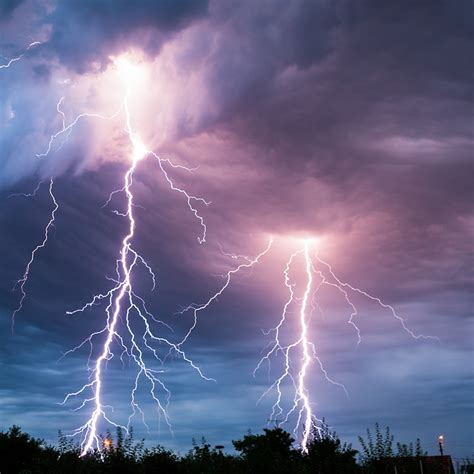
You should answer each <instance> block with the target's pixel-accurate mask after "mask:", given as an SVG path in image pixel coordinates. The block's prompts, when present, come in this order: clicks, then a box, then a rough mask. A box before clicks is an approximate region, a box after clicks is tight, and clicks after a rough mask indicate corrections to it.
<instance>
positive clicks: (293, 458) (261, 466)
mask: <svg viewBox="0 0 474 474" xmlns="http://www.w3.org/2000/svg"><path fill="white" fill-rule="evenodd" d="M263 431H264V434H262V435H253V434H247V435H245V436H244V437H243V439H241V440H236V441H232V444H233V445H234V447H235V449H236V450H237V451H238V452H240V458H241V460H242V461H243V466H244V472H251V473H256V472H265V473H268V474H271V473H282V474H284V473H288V474H293V473H295V472H300V471H301V465H302V459H301V454H300V453H299V451H297V450H295V449H294V448H293V443H294V441H295V440H294V439H293V438H292V437H291V436H290V434H289V433H287V432H286V431H284V430H282V429H281V428H273V429H264V430H263Z"/></svg>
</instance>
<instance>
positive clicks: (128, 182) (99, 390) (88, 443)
mask: <svg viewBox="0 0 474 474" xmlns="http://www.w3.org/2000/svg"><path fill="white" fill-rule="evenodd" d="M115 63H116V65H117V67H118V69H119V71H120V72H121V73H122V75H123V76H124V78H125V80H126V82H127V91H126V94H125V97H124V100H123V102H122V103H121V105H120V107H119V109H118V110H117V111H116V112H115V113H114V114H112V115H110V116H105V115H102V114H97V113H83V114H80V115H78V116H77V117H76V118H75V119H74V120H73V121H72V122H71V123H70V124H69V125H66V117H65V114H64V113H63V112H62V109H61V105H62V103H63V100H64V98H63V97H61V99H60V100H59V102H58V104H57V107H56V108H57V111H58V113H59V114H60V115H61V118H62V128H61V129H60V130H59V131H58V132H56V133H54V134H53V135H51V137H50V140H49V142H48V147H47V149H46V151H45V152H44V153H40V154H38V155H37V156H38V157H46V156H48V155H49V154H50V153H51V152H52V151H53V146H54V145H55V143H56V141H58V140H60V139H62V142H60V145H59V146H58V147H55V151H58V150H59V149H60V148H61V147H62V146H63V145H64V143H65V141H66V140H67V139H68V137H69V135H70V134H71V132H72V130H73V128H74V126H75V125H76V124H77V123H78V122H79V120H81V119H83V118H99V119H104V120H112V119H113V118H115V117H117V116H118V115H119V114H120V113H121V112H122V111H123V112H124V114H125V130H126V133H127V136H128V138H129V140H130V143H131V145H132V151H131V157H130V158H131V164H130V167H129V168H128V169H127V171H126V173H125V175H124V183H123V186H122V187H121V188H120V189H119V190H117V191H113V192H112V193H111V194H110V196H109V199H108V200H107V202H106V204H105V205H108V204H109V203H110V202H111V200H112V197H113V196H114V195H116V194H118V193H124V194H125V196H126V202H127V206H126V211H125V212H119V211H115V213H116V214H117V215H119V216H123V217H125V218H126V219H127V220H128V224H129V226H128V232H127V234H126V236H125V237H124V238H123V240H122V246H121V251H120V256H119V259H118V260H117V266H116V276H115V278H114V279H112V281H113V282H114V286H113V287H112V288H111V289H110V290H109V291H108V292H107V293H105V294H96V295H94V296H93V298H92V300H91V301H90V302H89V303H86V304H85V305H84V306H83V307H82V308H79V309H77V310H74V311H69V312H68V314H70V315H72V314H77V313H81V312H83V311H85V310H87V309H90V308H91V307H92V306H94V305H96V304H99V303H100V302H102V301H107V302H108V303H107V306H106V309H105V311H106V315H107V319H106V325H105V326H104V327H103V328H102V329H101V330H99V331H96V332H94V333H92V334H91V335H90V336H89V337H88V338H86V339H85V340H84V341H83V342H82V343H80V344H79V345H78V346H76V347H75V348H73V349H72V350H70V351H68V352H67V353H66V354H65V355H67V354H70V353H72V352H74V351H76V350H78V349H80V348H82V347H83V346H84V345H85V344H89V345H90V354H89V362H88V367H89V379H88V382H87V383H86V384H84V385H83V386H82V387H81V388H80V389H79V390H77V391H74V392H71V393H69V394H67V395H66V396H65V398H64V400H63V402H62V404H65V403H66V402H68V401H70V400H71V399H75V398H77V397H80V398H81V399H82V403H80V404H79V406H78V407H77V408H76V409H75V410H79V409H82V408H84V407H87V406H89V405H91V406H92V407H93V408H92V412H91V414H90V416H89V418H88V420H87V421H86V422H85V423H84V424H83V425H82V426H80V427H79V428H78V429H76V430H75V431H74V432H73V434H72V436H76V435H78V436H81V438H82V441H81V448H82V450H81V454H82V455H85V454H86V453H87V452H88V451H90V450H91V449H94V448H99V447H100V435H99V432H98V430H99V428H100V426H99V425H100V421H101V420H104V421H106V422H108V423H110V424H112V425H115V426H119V425H118V424H117V423H115V422H114V421H113V420H111V418H110V416H109V414H108V409H110V406H109V405H106V404H105V403H104V400H103V398H104V393H103V392H104V391H103V384H104V370H105V369H106V366H107V363H108V361H109V360H111V359H112V358H113V357H114V356H115V352H114V344H115V345H117V346H118V347H119V351H120V359H121V360H122V362H123V357H124V356H128V357H129V358H130V359H131V360H132V361H133V362H134V363H135V365H136V367H137V369H138V370H137V375H136V378H135V383H134V386H133V389H132V391H131V398H130V405H131V409H132V410H131V414H130V417H129V419H128V424H127V426H123V428H125V429H128V426H129V424H130V421H131V419H132V417H133V416H134V415H135V414H137V413H139V414H140V415H141V417H142V420H143V422H144V423H145V414H144V412H143V410H142V409H141V408H140V406H139V404H138V403H137V401H136V392H137V390H138V386H139V382H140V381H141V380H142V379H144V380H145V381H147V382H148V384H149V386H150V394H151V397H152V399H153V400H154V402H155V403H156V405H157V409H158V415H159V416H160V418H161V417H163V418H164V420H165V422H166V424H167V425H168V427H169V428H170V429H171V424H170V421H169V418H168V414H167V406H168V403H169V400H170V396H171V394H170V392H169V390H168V389H167V388H166V386H165V385H164V383H163V381H162V380H161V379H160V374H161V373H162V372H163V371H164V370H163V369H160V370H156V369H152V368H150V367H148V366H147V365H146V363H145V355H144V351H147V352H148V354H151V355H152V356H153V357H155V359H156V360H157V361H158V362H159V365H160V367H163V364H164V362H165V359H166V358H167V357H168V356H170V355H171V354H176V355H177V356H179V357H181V358H182V359H183V360H184V361H186V362H187V363H188V364H189V365H190V366H191V367H192V368H193V369H195V370H196V371H197V372H198V374H199V375H200V376H201V377H202V378H203V379H205V380H214V379H211V378H209V377H207V376H205V375H204V374H203V372H202V371H201V369H200V368H199V367H198V366H197V365H196V364H195V363H194V362H193V361H192V360H191V359H190V358H189V357H188V356H187V355H186V353H185V352H184V351H183V349H182V346H183V344H184V343H185V342H186V341H187V340H188V338H189V336H190V335H191V333H192V331H193V330H194V328H195V327H196V324H197V315H198V312H200V311H203V310H204V309H206V308H207V307H208V306H209V305H210V304H211V303H212V302H213V301H215V300H216V299H217V298H218V297H219V296H220V295H221V294H222V293H223V291H224V290H225V289H226V288H227V287H228V285H229V284H230V281H231V278H232V276H233V275H234V274H235V273H237V272H239V271H240V270H242V269H244V268H250V267H252V266H253V265H255V264H256V263H257V262H258V261H259V260H260V258H261V257H262V256H263V255H265V254H266V253H267V252H268V250H269V249H270V246H271V244H272V240H270V241H269V243H268V245H267V247H266V249H265V250H264V251H263V252H261V253H260V254H258V255H257V256H256V257H255V258H250V257H248V258H247V259H246V263H244V264H242V265H239V266H237V267H236V268H234V269H233V270H230V271H229V272H228V273H227V275H226V279H225V282H224V284H223V285H222V286H221V287H220V288H219V289H218V290H217V291H216V293H214V294H213V295H212V296H211V297H210V298H209V299H208V301H206V302H205V303H203V304H200V305H194V304H193V305H190V306H189V307H187V308H186V309H185V310H183V311H182V312H183V313H184V312H186V311H190V310H192V312H193V323H192V325H191V327H190V328H189V330H188V331H187V332H186V333H185V335H184V337H182V338H180V340H179V342H177V343H174V342H172V341H171V340H169V339H167V338H165V337H162V336H158V335H156V334H155V333H154V332H153V329H152V327H151V324H152V322H154V323H158V324H161V325H163V326H166V327H167V328H168V329H171V328H169V326H167V325H166V324H165V323H163V322H162V321H159V320H157V319H156V318H155V317H154V316H153V315H152V314H151V313H150V312H149V311H148V309H147V307H146V305H145V301H144V300H143V298H141V297H140V296H138V294H137V293H136V291H135V290H134V288H133V270H134V268H135V267H136V266H137V265H143V266H144V267H145V268H146V270H147V271H148V273H149V274H150V276H151V279H152V282H153V288H154V286H155V275H154V273H153V271H152V269H151V267H150V266H149V265H148V263H147V262H146V261H145V259H144V258H143V257H142V256H141V255H140V254H138V253H137V252H136V251H135V250H134V249H133V247H132V241H133V237H134V234H135V229H136V221H135V217H134V212H133V210H134V207H135V204H134V195H133V189H132V185H133V175H134V172H135V170H136V168H137V166H138V164H139V162H140V161H141V160H143V159H145V158H146V157H147V156H148V155H151V156H152V157H154V158H155V159H156V160H157V162H158V166H159V168H160V171H161V173H162V176H163V177H164V179H165V181H166V182H167V184H168V186H169V187H170V189H171V190H173V191H176V192H178V193H180V194H181V195H183V196H184V198H185V200H186V203H187V206H188V209H189V210H190V211H191V212H192V213H193V215H194V216H195V218H196V219H197V220H198V222H199V224H200V227H201V234H200V235H199V236H198V241H199V243H204V242H205V241H206V233H207V227H206V224H205V222H204V219H203V218H202V216H201V215H200V214H199V212H198V210H197V208H196V207H195V203H196V202H200V203H202V204H204V205H208V204H210V203H209V202H207V201H206V200H204V199H203V198H201V197H197V196H194V195H191V194H189V193H188V192H187V191H186V190H184V189H182V188H180V187H178V186H176V185H175V184H174V182H173V180H172V178H171V176H170V174H169V173H170V171H171V170H173V169H178V168H180V169H184V170H186V171H193V170H192V169H190V168H186V167H184V166H181V165H175V164H173V163H172V162H171V161H170V160H168V159H162V158H160V157H159V156H158V155H157V154H156V153H155V152H153V151H152V150H149V149H148V148H147V147H146V146H145V144H144V143H143V141H142V140H141V138H140V136H139V135H138V134H137V133H136V132H135V131H134V130H133V128H132V123H131V122H132V120H131V113H130V108H129V100H130V92H131V84H132V82H133V81H134V79H135V78H136V77H137V74H138V71H137V68H136V67H135V66H132V65H129V63H127V62H126V61H122V60H121V59H120V58H119V60H117V61H115ZM133 318H135V322H136V320H137V319H138V321H140V322H141V324H142V328H143V329H142V332H141V333H140V334H137V330H136V328H132V319H133ZM121 326H122V327H124V328H125V333H123V332H122V331H121ZM98 337H102V338H105V340H104V341H103V342H102V343H101V350H100V354H99V355H98V356H97V358H96V359H95V360H94V361H92V355H93V350H94V349H93V348H94V341H95V339H96V338H98ZM154 344H158V345H162V346H163V345H164V346H165V347H168V349H169V350H168V353H167V355H166V356H165V357H164V358H161V357H160V355H159V354H158V351H157V348H156V347H155V346H154ZM160 390H161V392H163V393H164V401H162V399H160V396H159V394H158V391H160ZM145 425H146V423H145Z"/></svg>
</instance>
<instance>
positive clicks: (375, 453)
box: [359, 423, 393, 465]
mask: <svg viewBox="0 0 474 474" xmlns="http://www.w3.org/2000/svg"><path fill="white" fill-rule="evenodd" d="M359 443H360V444H361V446H362V451H363V454H362V456H361V461H362V464H363V465H370V464H373V462H374V461H378V460H379V459H382V458H387V457H392V456H393V448H392V446H393V435H392V434H391V433H390V428H389V427H388V426H387V427H386V428H385V434H382V431H381V430H380V426H379V424H378V423H375V444H374V441H373V438H372V433H371V432H370V430H369V428H367V441H365V440H364V439H363V438H362V436H359Z"/></svg>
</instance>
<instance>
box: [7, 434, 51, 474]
mask: <svg viewBox="0 0 474 474" xmlns="http://www.w3.org/2000/svg"><path fill="white" fill-rule="evenodd" d="M57 457H58V453H57V452H56V451H55V450H54V448H52V447H50V446H48V445H47V444H46V443H45V442H44V441H43V440H42V439H39V438H33V437H32V436H30V435H29V434H28V433H24V432H23V431H21V428H20V427H19V426H16V425H13V426H12V427H11V428H10V429H9V430H8V431H7V432H4V431H2V432H0V472H2V473H23V474H29V473H33V472H34V473H50V472H52V466H53V465H54V464H55V463H56V460H57Z"/></svg>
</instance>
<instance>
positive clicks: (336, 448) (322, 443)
mask: <svg viewBox="0 0 474 474" xmlns="http://www.w3.org/2000/svg"><path fill="white" fill-rule="evenodd" d="M311 435H312V436H311V438H310V441H309V443H308V445H307V448H308V453H307V454H306V456H305V460H306V463H307V465H308V467H309V469H308V472H311V473H315V474H334V473H337V472H341V473H345V474H352V473H356V472H360V469H359V466H358V465H357V462H356V459H355V456H356V454H357V452H358V451H357V450H356V449H352V445H350V444H347V443H344V444H342V443H341V440H340V439H339V437H338V436H337V434H336V432H335V431H333V432H331V431H330V430H329V427H328V425H327V423H326V422H325V421H324V419H323V421H322V424H321V426H320V427H319V428H318V427H316V426H315V427H314V428H313V430H312V433H311Z"/></svg>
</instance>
